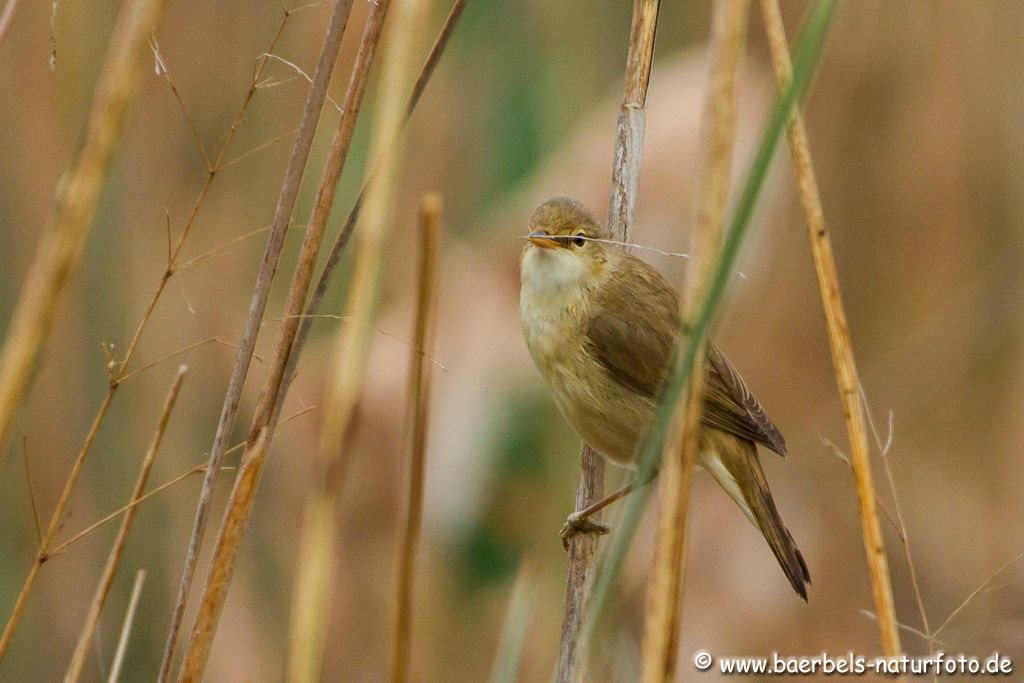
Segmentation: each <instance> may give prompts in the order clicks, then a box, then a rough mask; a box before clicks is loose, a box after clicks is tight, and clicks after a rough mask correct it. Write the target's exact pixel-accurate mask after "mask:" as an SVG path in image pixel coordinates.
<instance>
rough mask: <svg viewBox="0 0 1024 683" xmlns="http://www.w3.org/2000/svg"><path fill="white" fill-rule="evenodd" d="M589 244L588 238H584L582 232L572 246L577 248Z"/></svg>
mask: <svg viewBox="0 0 1024 683" xmlns="http://www.w3.org/2000/svg"><path fill="white" fill-rule="evenodd" d="M586 243H587V238H586V237H584V236H583V233H582V232H578V233H576V236H575V237H573V238H572V244H573V246H575V247H582V246H583V245H584V244H586Z"/></svg>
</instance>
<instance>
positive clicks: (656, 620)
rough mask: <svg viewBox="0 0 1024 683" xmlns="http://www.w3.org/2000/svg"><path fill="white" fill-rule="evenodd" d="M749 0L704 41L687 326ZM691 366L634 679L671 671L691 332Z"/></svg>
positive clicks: (717, 21) (692, 454)
mask: <svg viewBox="0 0 1024 683" xmlns="http://www.w3.org/2000/svg"><path fill="white" fill-rule="evenodd" d="M749 7H750V2H749V0H715V3H714V9H713V13H712V30H711V41H710V48H709V71H708V86H707V95H706V99H705V102H704V113H703V117H702V118H703V124H702V131H701V133H702V137H703V140H704V141H705V147H704V153H703V156H704V174H703V182H702V185H701V193H700V199H699V200H698V201H699V204H698V206H699V210H698V211H699V212H698V215H697V221H696V229H695V232H694V237H693V239H692V240H691V241H692V245H693V246H692V248H691V250H690V253H691V254H693V258H692V261H691V270H690V272H689V275H688V276H687V278H686V284H685V287H684V289H683V297H682V300H681V303H682V307H683V310H682V311H681V312H680V314H681V316H680V317H681V319H683V320H686V321H687V327H690V328H692V327H694V323H695V322H696V321H695V317H694V313H695V312H696V311H697V310H698V307H699V305H700V303H701V301H702V300H703V299H704V297H705V295H706V293H707V287H708V283H709V282H710V281H711V277H712V275H713V270H714V266H715V264H716V263H717V262H718V260H719V254H720V253H721V248H722V227H723V223H724V221H725V212H726V208H727V205H728V200H729V185H730V178H731V175H730V171H731V167H732V153H733V146H734V141H735V136H736V81H737V74H738V72H739V65H740V61H741V59H742V55H743V45H744V40H745V38H746V26H747V15H748V10H749ZM693 343H694V344H696V354H695V356H694V361H693V370H692V371H691V374H690V379H689V383H688V385H687V390H686V393H685V394H684V395H683V400H682V401H680V402H679V403H678V405H677V406H676V415H675V417H674V418H673V427H672V430H673V432H674V435H672V436H670V437H669V439H668V441H667V443H668V444H669V449H668V451H667V452H666V453H665V454H664V455H663V456H662V462H663V466H662V470H661V485H660V491H659V493H660V499H659V508H658V522H657V525H658V533H657V535H656V536H655V539H656V540H655V551H654V566H653V569H652V573H651V579H650V584H649V588H648V592H647V607H646V615H645V619H644V637H643V647H642V652H641V677H640V678H641V680H642V681H645V683H655V682H657V681H671V680H674V678H675V673H676V658H677V657H676V655H677V651H678V647H679V625H680V613H681V612H682V596H683V577H684V573H685V560H684V558H685V553H686V548H685V539H686V517H687V507H688V505H689V500H690V475H691V473H692V470H693V463H694V461H695V460H696V457H697V451H698V449H699V447H700V415H701V396H702V392H703V388H704V371H703V368H704V345H705V341H704V340H703V339H695V340H694V341H693Z"/></svg>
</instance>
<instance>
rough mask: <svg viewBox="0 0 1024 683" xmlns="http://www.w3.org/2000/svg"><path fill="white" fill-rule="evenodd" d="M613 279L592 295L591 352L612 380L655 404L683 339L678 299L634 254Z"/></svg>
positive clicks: (626, 256)
mask: <svg viewBox="0 0 1024 683" xmlns="http://www.w3.org/2000/svg"><path fill="white" fill-rule="evenodd" d="M608 277H609V278H610V279H611V281H608V282H605V283H604V284H603V286H600V287H597V288H596V289H594V291H593V293H592V295H591V297H592V298H591V309H590V310H591V317H590V320H589V322H588V325H587V346H588V348H589V351H590V353H591V355H593V357H594V358H595V359H596V360H597V361H598V362H599V363H600V364H601V365H602V366H604V369H605V370H606V371H607V372H608V374H609V375H611V376H612V378H614V379H615V380H616V381H617V382H619V383H620V384H622V385H624V386H626V387H628V388H630V389H632V390H633V391H635V392H636V393H638V394H640V395H641V396H644V397H646V398H650V399H652V400H653V399H654V398H656V397H657V395H658V392H659V391H660V389H661V386H662V384H663V383H664V381H665V373H666V371H667V370H668V364H669V360H670V358H671V355H672V349H673V347H674V346H675V343H676V338H677V337H678V336H679V326H680V320H679V298H678V296H677V295H676V293H675V290H673V289H672V287H671V286H669V284H668V282H666V281H665V278H663V277H662V276H661V274H660V273H659V272H658V271H656V270H654V269H653V268H651V267H650V266H649V265H647V264H646V263H644V262H643V261H641V260H640V259H638V258H636V257H634V256H631V255H629V254H622V255H620V256H619V264H618V267H617V268H615V270H614V271H613V272H612V273H611V274H610V275H609V276H608ZM627 290H628V291H629V292H630V296H628V297H623V296H622V292H623V291H627ZM613 292H614V293H616V294H617V296H611V294H612V293H613Z"/></svg>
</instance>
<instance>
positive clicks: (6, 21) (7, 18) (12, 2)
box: [0, 0, 18, 45]
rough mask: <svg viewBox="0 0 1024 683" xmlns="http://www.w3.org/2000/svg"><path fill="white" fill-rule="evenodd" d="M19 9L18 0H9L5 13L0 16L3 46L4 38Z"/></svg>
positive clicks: (0, 36) (0, 40)
mask: <svg viewBox="0 0 1024 683" xmlns="http://www.w3.org/2000/svg"><path fill="white" fill-rule="evenodd" d="M16 9H18V0H7V4H5V5H4V11H3V13H2V14H0V45H3V42H4V38H6V37H7V32H8V31H9V30H10V28H11V23H13V22H14V10H16Z"/></svg>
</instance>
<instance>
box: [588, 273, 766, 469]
mask: <svg viewBox="0 0 1024 683" xmlns="http://www.w3.org/2000/svg"><path fill="white" fill-rule="evenodd" d="M609 277H610V278H612V281H610V282H606V283H604V286H602V287H598V288H597V289H595V290H594V292H593V294H592V309H591V310H592V315H591V318H590V320H589V322H588V325H587V346H588V348H589V350H590V353H591V355H593V357H594V358H595V359H596V360H597V361H598V362H599V363H600V364H601V365H602V366H603V367H604V369H605V370H606V371H607V372H608V374H609V375H611V376H612V378H614V379H615V380H616V381H617V382H619V383H620V384H622V385H623V386H626V387H628V388H630V389H631V390H633V391H635V392H636V393H637V394H640V395H641V396H644V397H647V398H650V399H652V400H654V399H656V398H657V396H658V394H659V392H660V391H661V389H662V387H663V385H664V383H665V380H666V374H667V372H668V365H669V361H670V359H671V357H672V350H673V348H674V346H675V343H676V339H677V338H678V337H679V331H680V327H681V322H682V321H681V319H680V317H679V297H678V295H677V294H676V292H675V290H674V289H672V287H671V286H670V285H669V284H668V282H667V281H666V280H665V278H664V277H662V276H661V274H660V273H659V272H658V271H656V270H655V269H654V268H652V267H651V266H649V265H647V264H646V263H644V262H643V261H641V260H640V259H638V258H636V257H634V256H631V255H629V254H623V255H622V256H620V262H619V267H618V268H616V269H615V270H614V271H613V273H612V274H611V275H610V276H609ZM626 290H628V291H630V293H631V295H630V296H628V297H623V296H621V294H622V292H623V291H626ZM612 292H615V293H617V294H618V296H611V293H612ZM666 322H667V324H666ZM707 357H708V362H707V370H706V386H705V388H704V402H703V403H704V405H703V409H702V411H701V421H702V422H703V423H704V424H706V425H708V426H710V427H715V428H716V429H720V430H722V431H724V432H728V433H730V434H735V435H737V436H740V437H743V438H744V439H750V440H751V441H754V442H757V443H761V444H764V445H765V446H767V447H768V448H770V449H772V450H773V451H775V452H776V453H778V454H780V455H785V454H786V442H785V440H784V439H783V438H782V434H780V433H779V430H778V428H777V427H776V426H775V424H774V423H773V422H772V421H771V418H769V417H768V416H767V415H766V414H765V412H764V409H763V408H762V407H761V404H759V403H758V402H757V399H756V398H754V395H753V394H752V393H751V392H750V389H748V388H747V385H746V384H745V383H744V382H743V378H741V377H740V375H739V373H738V372H736V369H735V368H734V367H733V366H732V363H730V362H729V360H728V359H727V358H726V357H725V356H724V355H723V354H722V352H721V351H719V350H718V348H716V347H715V345H714V344H708V351H707Z"/></svg>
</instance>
